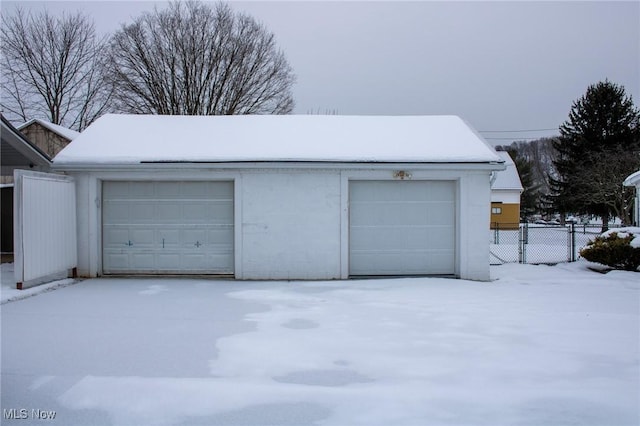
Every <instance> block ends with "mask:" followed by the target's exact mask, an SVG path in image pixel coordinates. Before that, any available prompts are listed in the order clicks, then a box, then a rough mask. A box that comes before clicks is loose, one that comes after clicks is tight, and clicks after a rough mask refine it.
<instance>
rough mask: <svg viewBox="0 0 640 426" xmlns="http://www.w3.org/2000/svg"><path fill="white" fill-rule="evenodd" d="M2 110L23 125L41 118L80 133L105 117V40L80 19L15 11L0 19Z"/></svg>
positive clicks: (78, 16)
mask: <svg viewBox="0 0 640 426" xmlns="http://www.w3.org/2000/svg"><path fill="white" fill-rule="evenodd" d="M1 40H2V59H1V60H2V79H1V82H0V88H1V90H2V109H3V112H4V113H5V114H7V115H8V116H9V117H11V118H14V119H21V120H23V121H26V120H29V119H31V118H43V119H47V120H49V121H51V122H52V123H54V124H60V125H63V126H66V127H69V128H72V129H76V130H82V129H84V128H85V127H87V126H88V125H89V124H91V122H92V121H94V120H95V119H96V118H98V117H99V116H100V115H102V114H104V113H105V112H106V110H107V105H108V103H109V98H110V93H111V92H110V86H109V85H108V84H107V82H106V81H105V79H104V76H103V73H102V72H103V70H104V64H103V62H102V59H101V58H102V55H103V54H104V48H105V46H106V39H100V38H98V37H97V36H96V33H95V29H94V25H93V22H92V21H91V20H90V19H89V18H88V17H87V16H84V15H82V14H80V13H77V14H75V15H63V16H61V17H55V16H52V15H50V14H49V13H48V12H46V11H45V12H40V13H36V14H32V13H25V12H24V11H23V10H21V9H18V10H17V11H16V13H15V14H13V15H8V16H6V15H4V14H3V16H2V30H1Z"/></svg>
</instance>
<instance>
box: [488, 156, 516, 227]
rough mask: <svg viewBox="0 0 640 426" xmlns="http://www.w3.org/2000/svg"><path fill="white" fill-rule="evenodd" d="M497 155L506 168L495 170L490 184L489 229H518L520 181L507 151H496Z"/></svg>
mask: <svg viewBox="0 0 640 426" xmlns="http://www.w3.org/2000/svg"><path fill="white" fill-rule="evenodd" d="M498 155H500V157H501V158H502V159H503V160H504V163H505V166H507V168H506V169H505V170H502V171H499V172H495V179H494V181H493V182H492V184H491V229H496V228H498V229H518V226H519V224H520V194H522V191H523V188H522V183H521V182H520V176H518V169H516V165H515V163H514V162H513V160H512V159H511V156H510V155H509V153H508V152H505V151H498Z"/></svg>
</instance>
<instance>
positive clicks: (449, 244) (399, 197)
mask: <svg viewBox="0 0 640 426" xmlns="http://www.w3.org/2000/svg"><path fill="white" fill-rule="evenodd" d="M455 195H456V184H455V182H453V181H404V180H403V181H352V182H350V184H349V275H352V276H356V275H455V236H456V226H455V222H456V221H455V217H456V213H455V212H456V209H455V198H456V197H455Z"/></svg>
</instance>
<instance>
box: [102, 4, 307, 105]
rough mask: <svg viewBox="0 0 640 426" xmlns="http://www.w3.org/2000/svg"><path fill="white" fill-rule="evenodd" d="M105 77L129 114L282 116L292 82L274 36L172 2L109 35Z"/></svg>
mask: <svg viewBox="0 0 640 426" xmlns="http://www.w3.org/2000/svg"><path fill="white" fill-rule="evenodd" d="M109 62H110V78H111V82H112V83H113V85H114V88H115V95H116V98H117V101H118V103H119V105H118V107H119V109H121V110H123V111H126V112H130V113H151V114H184V115H221V114H286V113H289V112H291V110H292V109H293V99H292V94H291V86H292V85H293V83H294V80H295V77H294V75H293V73H292V69H291V66H290V65H289V64H288V62H287V60H286V59H285V56H284V54H283V53H282V51H280V50H278V49H277V47H276V43H275V37H274V35H273V34H272V33H270V32H268V31H267V30H266V29H265V27H264V26H262V25H261V24H259V23H257V22H256V21H255V20H254V19H253V18H251V17H250V16H247V15H244V14H236V13H234V12H233V11H232V10H231V8H230V7H229V6H228V5H226V4H222V3H219V4H217V5H216V6H215V7H213V8H212V7H211V6H209V5H206V4H203V3H200V2H197V1H188V2H180V1H178V2H173V3H170V5H169V7H168V8H167V9H163V10H158V9H157V8H156V9H155V10H154V11H153V12H151V13H144V14H143V15H142V16H140V17H139V18H138V19H136V20H135V21H134V23H132V24H130V25H123V26H122V28H121V29H120V30H119V31H117V32H116V33H115V35H114V36H113V38H112V42H111V49H110V54H109Z"/></svg>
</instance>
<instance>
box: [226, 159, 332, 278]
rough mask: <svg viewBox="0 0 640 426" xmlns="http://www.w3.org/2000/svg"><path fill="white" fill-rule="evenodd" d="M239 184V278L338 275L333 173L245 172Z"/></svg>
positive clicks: (325, 276)
mask: <svg viewBox="0 0 640 426" xmlns="http://www.w3.org/2000/svg"><path fill="white" fill-rule="evenodd" d="M241 185H242V188H241V190H240V193H241V197H242V199H241V200H240V202H241V203H242V224H241V227H242V237H241V238H242V261H241V264H242V265H241V266H242V271H241V278H243V279H294V278H298V279H332V278H340V173H339V172H337V171H313V172H309V171H300V170H298V171H249V172H243V173H242V184H241ZM237 275H238V274H237Z"/></svg>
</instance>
